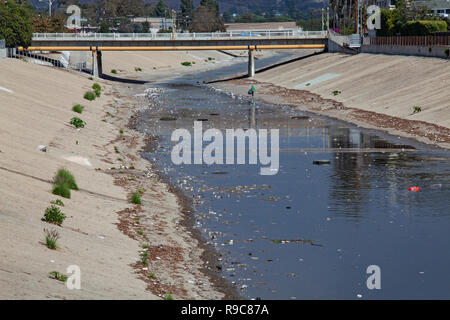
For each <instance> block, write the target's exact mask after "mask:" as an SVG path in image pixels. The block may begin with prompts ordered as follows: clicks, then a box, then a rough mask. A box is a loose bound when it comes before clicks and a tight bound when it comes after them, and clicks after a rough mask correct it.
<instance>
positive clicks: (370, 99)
mask: <svg viewBox="0 0 450 320" xmlns="http://www.w3.org/2000/svg"><path fill="white" fill-rule="evenodd" d="M449 70H450V60H445V59H438V58H424V57H413V56H393V55H381V54H358V55H346V54H338V53H327V54H322V55H318V56H313V57H309V58H306V59H303V60H300V61H297V62H294V63H291V64H288V65H285V66H281V67H279V68H274V69H271V70H268V71H267V72H262V73H259V74H257V75H256V76H255V78H254V79H253V80H249V79H247V80H237V81H232V82H229V83H223V84H221V85H220V86H222V87H223V88H225V89H229V90H234V91H236V93H241V94H246V90H248V88H247V87H248V85H249V84H250V83H257V84H259V85H257V94H258V97H259V98H261V99H265V100H267V101H269V102H275V103H286V104H292V105H296V106H298V108H299V109H303V110H309V111H314V112H316V113H320V114H324V115H328V116H332V117H336V118H340V119H343V120H346V121H351V122H354V123H357V124H361V125H364V126H366V127H369V128H375V129H383V130H386V131H388V132H390V133H393V134H402V135H404V136H407V137H414V138H416V139H418V140H420V141H423V142H427V143H433V144H437V145H440V146H443V147H448V146H450V135H449V134H450V116H449V114H450V91H449V89H448V88H450V73H449ZM416 106H417V107H420V110H417V108H416V112H414V110H415V108H414V107H416ZM417 111H419V112H417Z"/></svg>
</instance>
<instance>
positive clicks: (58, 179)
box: [54, 168, 79, 190]
mask: <svg viewBox="0 0 450 320" xmlns="http://www.w3.org/2000/svg"><path fill="white" fill-rule="evenodd" d="M54 183H55V184H67V186H68V187H69V188H70V189H71V190H79V189H78V185H77V183H76V181H75V177H74V176H73V174H72V173H71V172H70V171H69V170H67V169H62V168H61V169H59V170H58V172H56V176H55V178H54Z"/></svg>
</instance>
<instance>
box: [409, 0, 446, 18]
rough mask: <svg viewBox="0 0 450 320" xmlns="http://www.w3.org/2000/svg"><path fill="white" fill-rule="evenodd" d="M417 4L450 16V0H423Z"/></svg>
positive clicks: (436, 12)
mask: <svg viewBox="0 0 450 320" xmlns="http://www.w3.org/2000/svg"><path fill="white" fill-rule="evenodd" d="M416 4H418V5H423V6H427V7H429V8H430V11H432V12H433V13H435V14H438V15H441V16H444V17H450V0H422V1H417V2H416Z"/></svg>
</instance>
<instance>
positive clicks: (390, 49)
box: [361, 44, 450, 59]
mask: <svg viewBox="0 0 450 320" xmlns="http://www.w3.org/2000/svg"><path fill="white" fill-rule="evenodd" d="M446 49H448V50H450V47H445V46H399V45H373V44H369V45H362V46H361V52H363V53H381V54H393V55H405V56H423V57H436V58H444V59H450V58H449V56H448V55H447V54H446Z"/></svg>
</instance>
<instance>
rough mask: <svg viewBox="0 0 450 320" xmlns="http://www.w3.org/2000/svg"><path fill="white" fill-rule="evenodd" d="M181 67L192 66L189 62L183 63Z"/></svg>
mask: <svg viewBox="0 0 450 320" xmlns="http://www.w3.org/2000/svg"><path fill="white" fill-rule="evenodd" d="M181 65H182V66H185V67H190V66H191V65H192V63H190V62H189V61H184V62H182V63H181Z"/></svg>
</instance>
